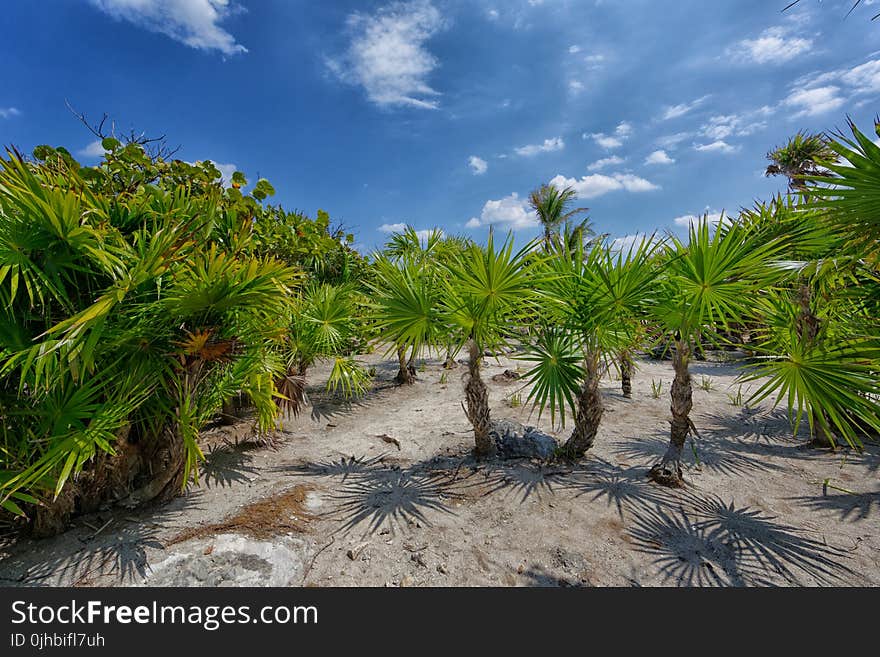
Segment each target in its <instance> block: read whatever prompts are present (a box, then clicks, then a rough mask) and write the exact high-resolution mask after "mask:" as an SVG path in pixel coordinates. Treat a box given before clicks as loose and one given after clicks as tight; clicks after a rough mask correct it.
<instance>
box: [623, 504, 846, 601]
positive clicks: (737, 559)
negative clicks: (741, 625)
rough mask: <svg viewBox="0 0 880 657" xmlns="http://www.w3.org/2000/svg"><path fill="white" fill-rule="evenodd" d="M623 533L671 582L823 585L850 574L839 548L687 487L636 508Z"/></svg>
mask: <svg viewBox="0 0 880 657" xmlns="http://www.w3.org/2000/svg"><path fill="white" fill-rule="evenodd" d="M629 535H630V538H631V541H632V543H633V545H634V546H635V548H636V549H637V550H639V551H641V552H643V553H645V554H648V555H651V556H653V557H654V560H653V562H652V563H653V565H654V566H655V567H656V568H658V570H659V572H660V574H661V576H662V578H663V580H664V581H665V582H666V583H670V584H674V585H678V586H772V585H776V584H784V583H787V584H794V585H805V584H807V585H825V586H828V585H835V584H840V583H842V582H843V581H844V578H845V577H846V576H847V575H852V574H853V571H852V570H851V569H850V567H849V566H848V565H847V564H846V560H847V559H848V554H847V552H846V550H843V549H841V548H839V547H835V546H832V545H828V544H827V543H825V542H824V541H820V540H817V539H816V538H811V537H810V536H808V535H807V532H806V531H804V530H801V529H798V528H796V527H792V526H789V525H785V524H783V523H781V522H779V521H778V520H777V519H776V518H775V517H774V516H771V515H769V514H766V513H764V512H763V511H760V510H757V509H753V508H750V507H739V506H737V505H736V504H735V503H734V502H730V503H727V502H724V501H723V500H722V499H721V498H719V497H717V496H714V495H707V496H699V495H697V494H695V493H688V494H686V495H685V496H684V498H683V499H682V501H681V503H680V504H678V505H677V506H675V505H668V506H656V507H654V508H653V509H649V508H643V509H639V510H638V511H637V512H635V513H634V514H633V517H632V526H631V527H630V529H629Z"/></svg>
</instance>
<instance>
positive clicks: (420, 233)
mask: <svg viewBox="0 0 880 657" xmlns="http://www.w3.org/2000/svg"><path fill="white" fill-rule="evenodd" d="M437 232H438V233H440V236H441V237H442V236H443V235H445V234H446V233H444V232H443V231H442V230H441V229H439V228H438V229H437ZM433 234H434V229H433V228H428V229H426V230H417V231H416V237H418V238H419V240H420V241H422V242H424V241H425V240H426V239H428V238H429V237H431V235H433Z"/></svg>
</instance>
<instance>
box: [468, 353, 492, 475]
mask: <svg viewBox="0 0 880 657" xmlns="http://www.w3.org/2000/svg"><path fill="white" fill-rule="evenodd" d="M468 351H469V356H470V357H469V359H468V374H467V383H466V384H465V386H464V396H465V402H466V404H467V407H466V409H465V410H466V412H467V418H468V420H469V421H470V423H471V426H472V427H473V428H474V443H475V448H474V452H475V453H476V455H477V456H478V457H481V458H483V457H487V456H491V455H492V454H493V453H494V452H495V445H494V444H493V442H492V437H491V436H490V435H489V431H490V429H491V427H492V420H491V418H490V417H489V391H488V389H487V388H486V384H485V383H483V377H482V375H481V374H480V364H481V361H482V353H481V351H480V349H479V348H478V347H477V344H476V343H475V342H474V341H473V340H472V341H471V342H470V344H469V345H468Z"/></svg>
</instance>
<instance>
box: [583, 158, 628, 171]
mask: <svg viewBox="0 0 880 657" xmlns="http://www.w3.org/2000/svg"><path fill="white" fill-rule="evenodd" d="M625 161H626V160H624V159H623V158H622V157H618V156H617V155H612V156H611V157H603V158H602V159H601V160H596V161H595V162H593V163H592V164H591V165H590V166H588V167H587V170H588V171H599V170H600V169H604V168H606V167H616V166H620V165H621V164H623V163H624V162H625Z"/></svg>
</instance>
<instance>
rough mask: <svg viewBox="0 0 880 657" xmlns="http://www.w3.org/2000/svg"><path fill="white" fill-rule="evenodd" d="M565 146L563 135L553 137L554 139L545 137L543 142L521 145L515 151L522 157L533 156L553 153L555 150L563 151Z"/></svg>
mask: <svg viewBox="0 0 880 657" xmlns="http://www.w3.org/2000/svg"><path fill="white" fill-rule="evenodd" d="M564 148H565V141H563V139H562V137H553V138H552V139H545V140H544V143H543V144H529V145H528V146H520V147H519V148H516V149H514V152H515V153H516V154H517V155H519V156H521V157H531V156H532V155H537V154H538V153H552V152H554V151H561V150H562V149H564Z"/></svg>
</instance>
